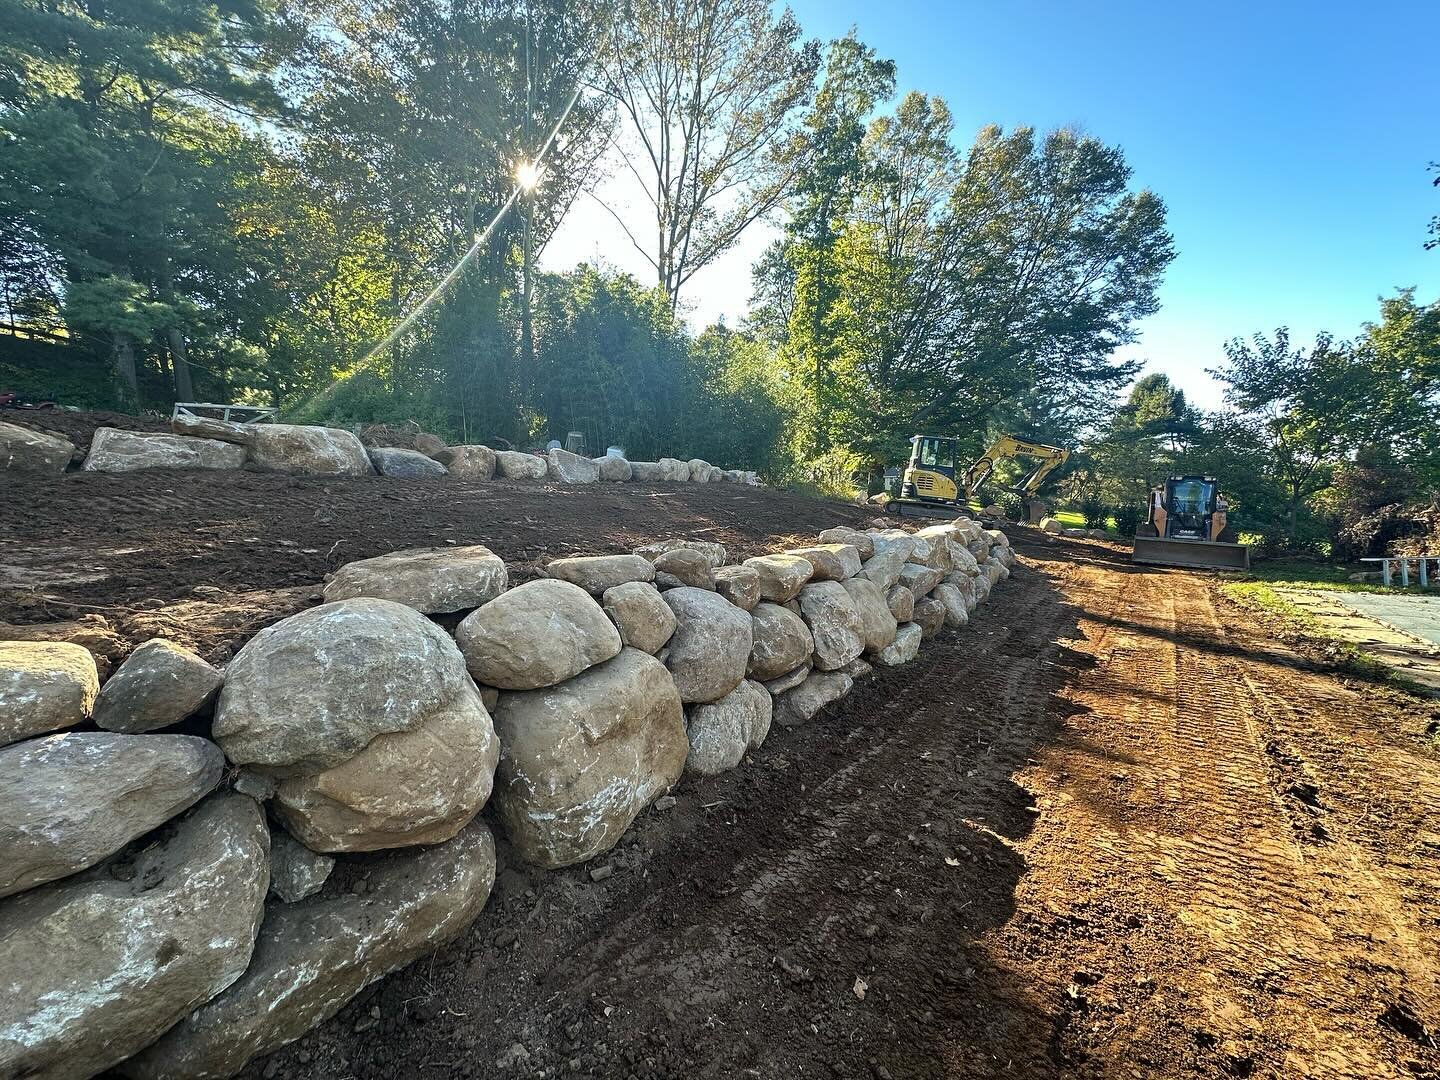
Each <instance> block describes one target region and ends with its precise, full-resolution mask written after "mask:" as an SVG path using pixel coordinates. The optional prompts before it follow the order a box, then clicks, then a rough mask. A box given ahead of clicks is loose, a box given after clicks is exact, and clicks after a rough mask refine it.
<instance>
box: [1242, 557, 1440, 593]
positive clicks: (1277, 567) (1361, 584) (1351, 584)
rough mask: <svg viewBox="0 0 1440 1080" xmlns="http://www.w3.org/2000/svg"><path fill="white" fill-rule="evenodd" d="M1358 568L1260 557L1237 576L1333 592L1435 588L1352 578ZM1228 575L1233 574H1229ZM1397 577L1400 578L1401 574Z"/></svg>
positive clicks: (1415, 591) (1410, 590) (1304, 560)
mask: <svg viewBox="0 0 1440 1080" xmlns="http://www.w3.org/2000/svg"><path fill="white" fill-rule="evenodd" d="M1252 557H1253V556H1252ZM1361 566H1362V567H1364V568H1365V569H1367V570H1368V569H1369V568H1370V567H1371V566H1377V567H1378V566H1379V564H1378V563H1363V564H1361ZM1356 569H1357V568H1356V567H1354V566H1336V565H1335V564H1334V563H1322V562H1315V561H1312V560H1309V559H1257V560H1255V561H1254V562H1253V563H1252V564H1251V566H1250V569H1249V570H1248V571H1246V572H1244V573H1239V574H1236V575H1234V576H1235V577H1236V578H1237V579H1238V580H1239V581H1240V582H1252V581H1254V582H1266V583H1268V584H1270V585H1272V586H1274V587H1275V588H1280V589H1323V590H1327V591H1330V592H1384V593H1393V592H1403V593H1413V594H1416V595H1421V596H1423V595H1425V594H1427V593H1431V592H1433V591H1434V590H1432V589H1422V588H1420V587H1419V586H1418V585H1411V586H1410V587H1409V588H1405V589H1402V588H1400V586H1398V585H1392V586H1389V587H1387V586H1385V585H1381V584H1380V583H1379V582H1369V581H1350V580H1349V577H1350V575H1351V574H1353V573H1355V571H1356ZM1226 576H1227V577H1229V576H1231V575H1230V574H1227V575H1226ZM1396 580H1397V581H1398V580H1399V578H1398V576H1397V577H1396ZM1227 588H1228V586H1227Z"/></svg>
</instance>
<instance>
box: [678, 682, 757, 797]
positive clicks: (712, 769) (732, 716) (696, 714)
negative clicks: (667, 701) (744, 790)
mask: <svg viewBox="0 0 1440 1080" xmlns="http://www.w3.org/2000/svg"><path fill="white" fill-rule="evenodd" d="M770 709H771V702H770V692H769V691H768V690H766V689H765V688H764V687H763V686H761V685H760V684H759V683H756V682H751V681H750V680H749V679H746V680H744V681H743V682H742V683H741V684H740V685H739V686H737V687H736V688H735V689H734V690H731V691H730V693H728V694H726V695H725V696H724V697H723V698H721V699H720V700H719V701H713V702H711V703H710V704H708V705H696V706H694V707H693V708H691V710H690V722H689V724H688V726H687V728H686V736H687V737H688V739H689V741H690V754H689V756H688V757H686V759H685V769H686V771H687V772H692V773H697V774H699V775H700V776H714V775H716V774H717V773H722V772H726V771H728V770H730V769H733V768H735V766H737V765H739V764H740V762H741V759H743V758H744V757H745V754H746V752H747V751H749V750H757V749H759V747H760V744H761V743H763V742H764V741H765V736H766V735H768V734H769V733H770Z"/></svg>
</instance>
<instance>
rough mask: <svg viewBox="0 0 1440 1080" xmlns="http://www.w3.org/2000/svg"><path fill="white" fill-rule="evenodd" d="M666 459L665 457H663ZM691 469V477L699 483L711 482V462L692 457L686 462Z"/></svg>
mask: <svg viewBox="0 0 1440 1080" xmlns="http://www.w3.org/2000/svg"><path fill="white" fill-rule="evenodd" d="M661 460H662V461H663V460H664V459H663V458H662V459H661ZM685 464H686V465H687V466H688V467H689V469H690V479H691V480H692V481H694V482H695V483H697V484H708V483H709V482H710V470H711V468H712V466H711V464H710V463H709V462H708V461H706V460H705V459H704V458H698V457H697V458H691V459H690V460H689V461H687V462H686V463H685Z"/></svg>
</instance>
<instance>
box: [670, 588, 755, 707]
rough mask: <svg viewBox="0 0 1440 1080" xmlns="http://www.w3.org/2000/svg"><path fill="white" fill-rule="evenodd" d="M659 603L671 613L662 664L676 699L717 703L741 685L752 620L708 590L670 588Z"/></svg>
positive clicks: (750, 643) (750, 637)
mask: <svg viewBox="0 0 1440 1080" xmlns="http://www.w3.org/2000/svg"><path fill="white" fill-rule="evenodd" d="M662 599H664V601H665V603H666V604H668V605H669V606H670V610H671V611H673V612H674V613H675V636H674V637H672V638H671V639H670V653H669V656H668V657H667V658H666V661H665V663H666V665H667V666H668V667H669V668H670V673H671V674H672V675H673V676H674V678H675V686H676V688H677V689H678V690H679V691H680V700H681V701H684V702H686V703H687V704H689V703H691V702H705V701H717V700H719V699H720V698H722V697H724V696H725V695H726V694H728V693H730V691H731V690H734V689H735V687H737V686H739V685H740V680H741V679H743V678H744V677H745V667H746V664H747V663H748V662H749V659H750V647H751V645H752V644H753V637H752V621H751V618H750V616H749V615H748V614H747V613H746V612H744V611H741V610H740V609H739V608H737V607H736V606H735V605H734V604H732V603H730V601H728V600H726V599H725V598H724V597H723V596H720V595H719V594H718V593H713V592H709V591H708V590H706V589H692V588H689V587H688V586H686V587H681V588H678V589H670V590H669V591H668V592H665V593H663V594H662Z"/></svg>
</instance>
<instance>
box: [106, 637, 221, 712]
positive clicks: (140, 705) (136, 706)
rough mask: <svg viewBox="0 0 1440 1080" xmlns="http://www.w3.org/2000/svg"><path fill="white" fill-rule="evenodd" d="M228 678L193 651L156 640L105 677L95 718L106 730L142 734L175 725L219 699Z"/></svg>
mask: <svg viewBox="0 0 1440 1080" xmlns="http://www.w3.org/2000/svg"><path fill="white" fill-rule="evenodd" d="M224 682H225V677H224V676H223V675H221V674H220V672H218V671H216V670H215V668H213V667H212V666H211V665H209V664H207V663H206V662H205V661H204V660H202V659H201V658H200V657H198V656H196V655H195V654H194V653H193V652H191V651H190V650H189V649H183V648H181V647H180V646H179V645H176V644H174V643H172V642H169V641H165V640H164V639H163V638H151V639H150V640H149V641H146V642H144V643H142V644H141V645H140V646H139V647H138V648H136V650H135V651H134V652H132V653H131V654H130V655H129V656H128V657H126V659H125V662H124V663H123V664H121V665H120V667H119V668H118V669H117V670H116V672H115V674H113V675H111V676H110V678H109V679H107V680H106V681H105V685H104V686H103V687H101V689H100V696H99V697H98V698H96V700H95V711H94V715H93V719H94V721H95V725H96V726H97V727H101V728H104V729H105V730H106V731H124V732H129V733H130V734H132V735H138V734H140V733H141V732H144V731H154V730H155V729H157V728H164V727H170V726H171V725H172V724H178V723H180V721H182V720H184V719H185V718H186V717H189V716H194V715H195V714H196V713H198V712H200V711H201V710H202V709H204V708H206V707H207V706H208V705H209V704H210V703H211V702H212V701H214V700H215V695H216V694H218V693H219V692H220V687H221V686H222V685H223V684H224Z"/></svg>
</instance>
